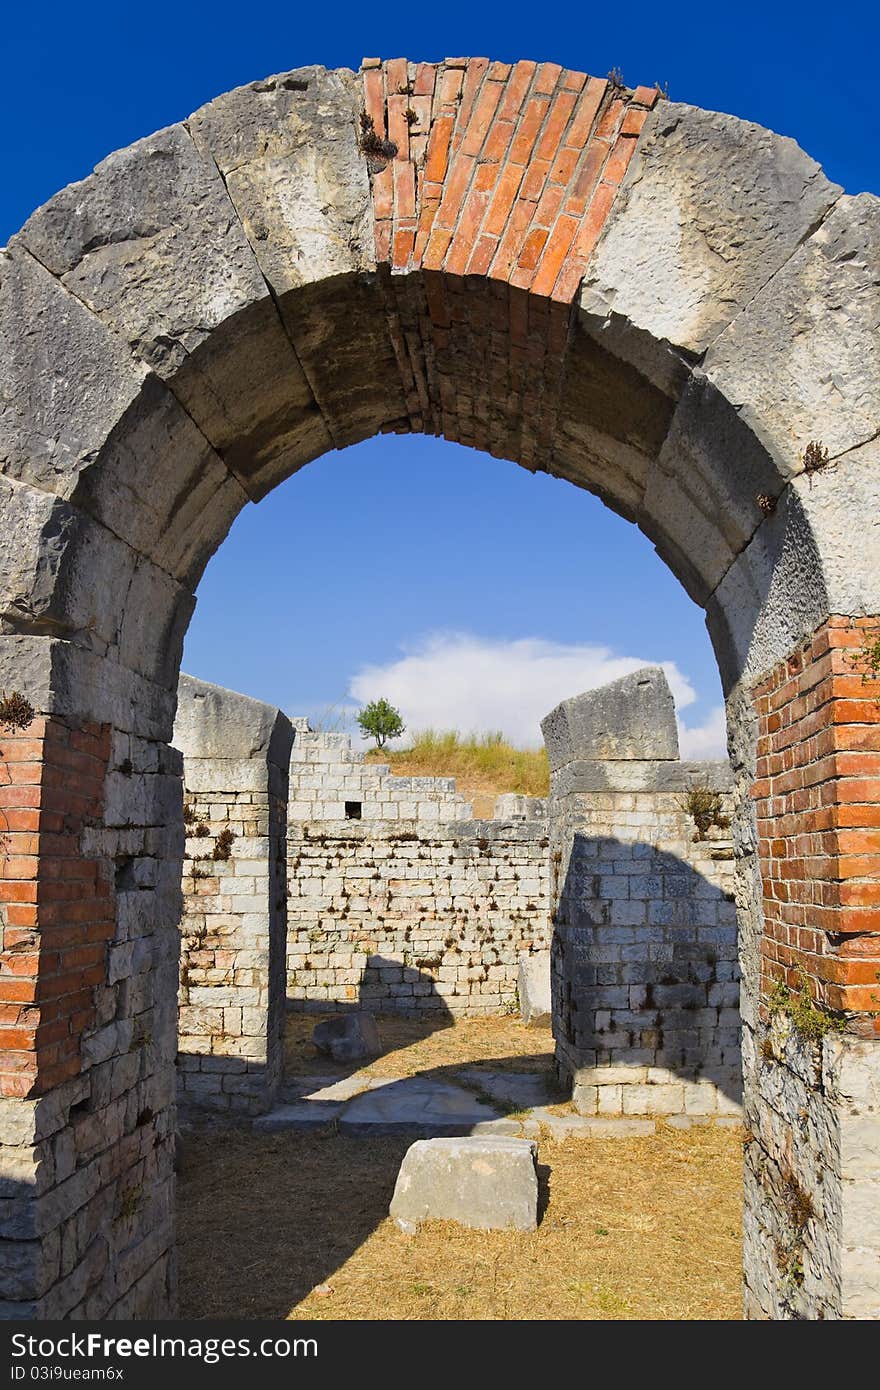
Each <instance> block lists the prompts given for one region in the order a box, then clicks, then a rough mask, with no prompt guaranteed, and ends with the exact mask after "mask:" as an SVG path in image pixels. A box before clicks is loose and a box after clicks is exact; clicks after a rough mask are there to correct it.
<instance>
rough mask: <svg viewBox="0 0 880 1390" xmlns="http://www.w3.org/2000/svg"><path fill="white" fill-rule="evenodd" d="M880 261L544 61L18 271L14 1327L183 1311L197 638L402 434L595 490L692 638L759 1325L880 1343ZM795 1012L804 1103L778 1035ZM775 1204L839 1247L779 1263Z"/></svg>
mask: <svg viewBox="0 0 880 1390" xmlns="http://www.w3.org/2000/svg"><path fill="white" fill-rule="evenodd" d="M878 248H880V204H878V201H877V199H875V198H873V197H871V196H869V195H861V196H860V197H858V198H849V197H847V196H846V195H845V194H844V193H843V192H842V190H840V189H839V188H837V187H836V186H835V185H832V184H830V183H829V182H828V180H827V179H825V177H824V175H823V174H822V171H821V170H820V169H819V168H818V166H817V165H816V164H815V163H814V162H813V161H811V160H810V159H809V158H808V156H806V155H804V154H803V152H802V151H800V150H798V149H797V147H796V146H794V144H793V142H791V141H787V140H784V139H782V138H781V137H778V136H775V135H773V134H772V133H770V132H767V131H763V130H761V129H760V128H759V127H756V126H751V125H749V124H747V123H745V122H741V121H736V120H734V118H731V117H724V116H718V115H716V114H713V113H709V112H701V111H699V110H697V109H696V108H693V107H688V106H685V105H682V104H676V103H670V102H667V101H666V100H665V98H664V97H663V96H662V94H660V93H658V92H657V91H656V90H654V89H649V88H645V87H639V88H636V89H635V90H634V91H631V90H628V89H626V88H623V87H621V86H619V85H618V84H617V83H615V82H614V81H613V80H611V79H597V78H595V77H588V76H587V75H585V74H579V73H575V72H572V71H569V70H566V69H562V68H561V67H559V66H557V65H555V64H550V63H534V62H519V63H516V64H504V63H493V62H490V61H489V60H487V59H468V60H465V59H446V60H445V61H444V62H442V63H412V62H408V61H407V60H403V59H395V60H392V61H389V62H385V63H382V62H380V61H379V60H377V59H368V60H366V61H365V63H364V65H363V69H362V71H361V72H360V73H359V74H352V73H347V72H338V73H328V72H326V71H324V70H323V69H317V68H309V69H302V70H299V71H297V72H293V73H288V74H281V75H278V76H276V77H272V78H268V79H266V80H265V81H262V82H256V83H254V84H252V85H251V86H250V87H247V88H242V89H239V90H238V91H236V92H232V93H227V94H225V95H224V96H222V97H219V98H218V99H217V100H216V101H214V102H211V103H209V104H208V105H207V106H206V107H204V108H202V109H201V110H200V111H198V112H196V113H194V115H193V116H192V117H191V118H190V119H189V120H188V121H187V122H183V123H180V124H179V125H177V126H174V127H171V128H169V130H167V131H161V132H158V133H157V134H156V135H155V136H151V137H149V138H148V139H146V140H144V141H141V142H139V143H138V144H137V145H134V146H132V147H131V148H130V149H129V150H124V151H120V152H118V153H117V154H115V155H112V156H110V157H109V158H108V159H107V160H106V161H104V162H103V163H102V164H101V165H100V166H99V167H98V169H97V170H96V171H95V173H94V174H93V175H92V176H91V177H90V178H89V179H87V180H85V181H83V183H82V184H79V185H75V186H73V187H72V188H71V189H68V190H63V191H62V192H61V193H59V194H58V195H57V197H56V198H55V199H53V200H51V201H50V203H48V204H47V205H46V206H45V207H44V208H41V209H39V210H38V211H37V212H36V213H35V214H34V215H33V217H32V218H30V219H29V221H28V223H27V224H26V225H25V227H24V228H23V229H22V231H21V232H20V233H19V234H18V235H17V236H16V237H14V238H13V239H12V241H11V242H10V246H9V248H8V249H7V250H6V251H4V252H2V253H0V322H2V332H0V343H2V355H3V362H2V364H0V395H2V406H3V409H2V410H0V505H2V507H3V510H4V514H5V517H6V518H7V520H8V526H7V530H6V534H7V535H13V534H14V536H15V540H14V542H12V543H9V542H8V541H7V542H6V543H5V544H4V543H3V540H2V538H0V690H5V691H6V692H11V691H13V690H14V691H17V692H19V693H21V694H22V695H23V696H24V697H25V698H26V699H27V700H29V701H30V702H31V704H32V705H33V707H34V710H35V718H34V720H33V721H31V722H30V723H28V724H27V727H25V728H24V729H19V730H16V729H12V730H2V731H0V750H2V760H0V809H2V812H3V815H4V817H5V821H6V829H5V831H4V835H5V843H4V856H3V859H2V861H0V875H2V877H0V918H2V928H3V952H2V965H0V1049H2V1052H0V1089H2V1093H3V1097H4V1099H3V1100H2V1127H0V1143H2V1146H3V1148H2V1154H3V1158H4V1161H5V1162H6V1165H7V1173H6V1176H8V1177H10V1178H11V1180H12V1181H13V1183H14V1184H16V1183H17V1184H18V1189H19V1190H18V1191H17V1195H14V1196H13V1197H12V1198H10V1202H11V1205H10V1207H9V1211H8V1214H7V1217H6V1225H5V1228H4V1230H3V1234H4V1235H5V1236H7V1237H8V1238H9V1239H10V1240H11V1241H13V1242H14V1243H16V1250H15V1252H13V1253H14V1255H15V1260H16V1261H17V1263H15V1264H14V1265H12V1266H11V1273H10V1274H9V1278H8V1281H7V1290H6V1292H5V1293H4V1295H3V1297H5V1298H6V1299H7V1303H8V1307H9V1308H10V1309H11V1310H12V1312H11V1314H10V1315H16V1316H20V1315H27V1314H28V1312H32V1313H36V1315H38V1316H43V1317H50V1316H58V1317H67V1316H82V1315H86V1316H120V1317H124V1316H142V1315H148V1314H151V1313H156V1312H162V1311H165V1310H167V1309H168V1308H170V1307H172V1306H173V1299H174V1288H173V1260H172V1258H171V1249H172V1234H171V1224H170V1209H171V1201H172V1196H173V1165H172V1132H173V1109H172V1090H173V1054H174V1045H175V1027H174V1024H175V1013H174V1010H175V992H174V991H175V960H174V952H175V949H176V944H175V943H176V932H177V922H178V917H179V900H178V897H177V894H178V889H179V855H180V844H181V825H180V760H179V758H178V756H177V755H176V754H175V753H174V751H173V750H172V749H170V748H169V747H168V741H169V739H170V736H171V728H172V721H173V714H174V705H175V698H176V688H177V678H178V671H179V661H180V648H181V644H182V637H183V633H184V631H185V628H186V624H187V622H188V621H189V617H190V615H191V612H192V607H193V602H194V599H193V593H194V590H195V587H196V585H197V583H198V580H199V578H200V576H201V573H202V571H203V568H204V565H205V564H206V562H207V560H208V558H209V557H210V555H211V554H212V553H213V552H214V551H215V550H216V548H217V546H218V545H219V544H220V543H221V542H222V539H223V537H224V536H225V534H226V531H227V530H228V527H229V525H230V524H231V521H232V519H233V518H234V516H235V515H236V514H237V512H238V511H239V510H240V509H241V507H242V506H244V505H245V504H246V503H247V502H248V501H249V500H259V499H260V498H261V497H262V496H264V495H265V494H266V493H268V492H269V491H270V490H271V489H272V488H273V487H274V486H275V485H276V484H277V483H279V482H280V481H282V480H283V479H284V478H286V477H288V476H289V475H290V474H291V473H293V472H295V471H296V470H297V469H298V468H300V467H302V466H303V465H304V464H305V463H307V462H308V461H309V460H310V459H313V458H315V457H317V456H318V455H321V454H323V453H324V452H326V451H328V450H331V449H333V448H334V447H342V446H344V445H346V444H350V443H353V442H356V441H357V440H359V439H363V438H366V437H369V436H371V435H374V434H376V433H377V432H381V431H397V432H406V431H424V432H428V433H434V434H438V435H443V436H445V437H447V438H449V439H453V440H456V441H458V442H460V443H463V444H467V445H471V446H473V447H475V448H478V449H483V450H487V451H489V452H491V453H493V454H495V455H497V456H500V457H505V458H508V459H511V460H514V461H515V462H517V463H519V464H521V465H522V466H524V467H527V468H530V469H533V470H535V469H544V470H547V471H549V472H552V473H554V474H556V475H558V476H560V477H563V478H566V479H568V480H570V481H571V482H572V483H574V484H576V485H577V486H580V487H585V488H588V489H590V490H592V491H594V492H596V493H598V495H599V496H601V497H602V498H603V499H604V500H605V501H606V502H607V503H608V504H609V505H610V506H612V507H614V508H615V509H616V510H617V511H619V512H620V513H622V514H623V515H624V516H626V517H627V518H629V519H630V520H632V521H634V522H636V523H637V524H638V525H639V526H640V527H641V528H642V530H643V531H644V532H645V534H646V535H647V536H648V537H649V539H650V540H651V541H653V542H654V544H655V545H656V547H657V550H658V552H659V553H660V555H661V556H662V558H663V559H664V560H665V561H666V562H667V563H668V564H669V566H670V567H671V568H672V570H673V571H674V573H675V574H676V575H677V576H678V577H679V579H680V580H681V582H682V584H683V585H684V586H685V588H686V589H687V591H688V592H689V593H690V594H691V596H692V597H693V598H694V599H695V600H696V601H697V602H699V603H700V604H701V605H702V606H703V607H704V608H705V610H706V615H707V623H708V626H709V630H710V634H711V637H712V641H713V645H714V648H715V651H716V655H717V657H718V661H719V667H720V669H721V673H722V679H723V683H724V687H725V693H726V695H727V698H728V720H729V732H730V745H731V751H732V759H733V763H734V770H735V773H736V778H737V791H738V798H739V816H738V830H737V837H738V838H737V843H738V852H739V856H740V866H739V867H740V873H739V885H740V886H739V902H738V908H739V921H740V937H741V955H742V962H743V971H744V990H743V1023H744V1058H745V1075H746V1110H747V1120H748V1125H749V1131H750V1136H751V1144H750V1148H749V1155H750V1156H749V1159H748V1163H747V1179H746V1200H747V1213H748V1221H747V1232H746V1274H747V1278H746V1283H747V1308H748V1311H749V1313H750V1314H752V1315H756V1316H778V1317H787V1316H807V1317H820V1316H832V1317H835V1316H876V1315H877V1304H876V1297H875V1293H876V1279H875V1276H874V1274H872V1273H871V1270H872V1269H874V1268H875V1263H876V1248H875V1247H876V1241H875V1240H874V1235H873V1234H871V1233H870V1232H869V1233H868V1235H867V1236H866V1235H865V1232H864V1231H863V1230H861V1229H860V1228H859V1225H858V1223H859V1212H860V1211H862V1210H864V1208H865V1203H867V1202H869V1201H870V1200H871V1199H872V1197H873V1196H875V1195H876V1187H877V1184H878V1181H880V1180H878V1178H877V1175H876V1173H875V1172H874V1170H873V1169H869V1170H868V1171H867V1172H866V1171H865V1169H864V1168H859V1167H858V1165H853V1164H851V1162H850V1156H851V1153H852V1145H853V1143H854V1142H855V1138H854V1136H857V1135H858V1134H859V1133H861V1132H862V1129H861V1128H860V1127H862V1126H866V1127H867V1129H866V1132H868V1131H870V1133H872V1134H873V1133H874V1132H875V1127H876V1125H877V1124H878V1119H877V1101H876V1084H877V1083H876V1075H877V1070H878V1056H877V1051H876V1047H877V1044H876V1043H875V1042H874V1041H872V1039H873V1037H874V1036H875V1035H876V1032H877V1012H878V1010H877V1004H876V998H875V994H876V990H875V988H874V985H873V976H874V975H875V974H876V971H877V970H878V968H880V951H878V945H877V943H878V939H880V937H878V930H880V921H878V911H880V897H878V874H880V841H878V834H880V824H878V814H877V806H878V802H880V762H878V759H880V747H878V728H880V721H878V709H880V706H878V703H877V700H876V698H875V697H876V694H877V685H876V682H874V680H873V675H874V674H876V672H875V670H874V668H873V667H872V666H871V663H870V659H869V658H870V650H871V648H872V644H873V643H874V642H875V641H876V634H877V631H878V626H880V620H878V619H877V617H876V614H877V613H878V612H880V540H878V531H877V523H876V517H877V514H878V511H877V509H878V505H880V490H878V484H877V478H878V476H880V456H878V447H877V439H878V435H880V419H878V407H877V401H878V399H880V367H878V363H877V354H876V337H875V335H876V323H877V300H878V287H877V278H876V265H877V258H878ZM550 543H551V544H552V538H550ZM566 599H567V596H563V601H566ZM175 876H177V877H176V878H175ZM804 977H806V978H807V980H808V981H809V988H810V993H811V998H812V1000H813V1005H814V1006H816V1005H818V1006H820V1008H822V1007H826V1008H828V1009H830V1010H832V1011H833V1013H834V1016H835V1019H836V1023H835V1027H834V1029H833V1031H832V1032H831V1033H830V1034H829V1036H828V1037H827V1038H826V1039H825V1041H824V1042H823V1044H822V1049H821V1058H820V1063H819V1072H818V1073H816V1072H815V1068H814V1063H815V1060H816V1059H815V1057H814V1056H813V1053H812V1052H811V1050H810V1047H808V1046H805V1045H804V1043H803V1039H799V1038H798V1037H797V1036H795V1035H794V1034H791V1033H789V1034H787V1035H786V1036H785V1037H783V1036H782V1033H783V1032H784V1028H783V1026H782V1024H783V1022H784V1020H782V1019H781V1018H780V1017H779V1016H778V1011H777V1016H776V1017H775V1018H773V1019H771V1018H770V1016H769V1011H768V1008H767V997H768V989H769V986H770V984H771V983H772V982H774V981H779V980H782V979H787V981H788V985H789V987H790V988H792V989H793V990H795V991H797V990H799V989H800V988H801V982H802V980H803V978H804ZM762 980H763V983H762ZM878 988H880V986H878ZM838 1024H839V1026H840V1028H841V1029H842V1031H838V1030H837V1025H838ZM771 1055H772V1056H773V1058H774V1059H775V1060H774V1062H773V1064H772V1065H773V1066H774V1067H776V1068H777V1070H776V1071H773V1072H772V1073H771V1072H770V1071H769V1070H768V1068H769V1067H770V1065H771V1062H770V1057H771ZM783 1076H784V1078H785V1082H786V1084H785V1086H781V1085H777V1080H778V1078H779V1077H783ZM774 1078H776V1080H774ZM780 1097H782V1099H780ZM786 1106H788V1107H789V1108H788V1110H787V1109H786ZM792 1107H794V1108H793V1109H792ZM789 1111H791V1113H789ZM798 1116H801V1119H800V1120H799V1119H798ZM102 1126H103V1128H102ZM99 1133H100V1134H103V1136H104V1137H103V1138H96V1135H98V1134H99ZM872 1142H873V1141H872ZM792 1183H794V1184H796V1185H797V1186H799V1187H800V1188H801V1189H803V1190H806V1191H807V1193H808V1194H809V1195H810V1196H811V1200H813V1201H814V1203H815V1204H816V1206H817V1209H818V1208H819V1207H820V1206H821V1208H822V1218H823V1222H824V1226H823V1229H822V1232H821V1233H819V1232H817V1233H816V1236H815V1239H814V1240H813V1243H812V1244H810V1243H809V1242H807V1243H806V1244H804V1245H803V1250H801V1246H800V1245H798V1250H797V1251H795V1254H794V1255H791V1250H790V1247H791V1244H792V1241H794V1240H795V1237H796V1238H797V1240H798V1241H800V1240H801V1235H800V1234H798V1232H797V1231H795V1232H794V1233H792V1231H791V1230H790V1229H789V1227H790V1226H791V1220H790V1212H789V1207H790V1202H789V1197H787V1195H786V1194H789V1196H790V1192H791V1190H792ZM135 1189H137V1190H138V1191H149V1192H150V1194H151V1196H150V1198H149V1201H147V1202H145V1204H144V1206H143V1209H142V1210H141V1212H140V1215H139V1217H138V1218H137V1220H136V1221H135V1222H134V1225H133V1226H132V1225H130V1224H126V1222H120V1219H119V1213H120V1211H122V1210H123V1208H124V1209H125V1210H126V1211H127V1210H128V1209H129V1207H130V1205H131V1203H130V1201H128V1199H127V1197H126V1194H130V1193H131V1192H132V1191H134V1190H135ZM823 1193H825V1194H826V1196H824V1197H823V1195H822V1194H823ZM823 1202H824V1203H826V1206H822V1203H823ZM786 1223H788V1224H786ZM811 1239H812V1236H811ZM872 1242H873V1243H872ZM782 1246H784V1247H785V1249H786V1250H789V1255H791V1258H792V1259H795V1255H796V1256H797V1260H800V1261H801V1264H803V1270H804V1272H803V1278H802V1281H801V1282H800V1283H798V1281H797V1280H794V1282H792V1279H790V1278H787V1276H786V1275H785V1271H784V1270H782V1269H781V1268H780V1267H778V1262H775V1260H776V1257H775V1255H774V1250H778V1249H779V1248H782ZM18 1247H20V1248H18ZM62 1251H63V1252H64V1253H63V1254H62ZM798 1252H800V1253H798ZM786 1258H787V1259H788V1258H789V1256H786ZM872 1262H874V1263H872ZM796 1263H797V1261H795V1264H796ZM794 1267H795V1266H794V1265H792V1268H794ZM798 1267H799V1266H798ZM872 1279H874V1283H872ZM872 1290H873V1292H872Z"/></svg>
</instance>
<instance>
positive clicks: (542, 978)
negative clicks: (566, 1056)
mask: <svg viewBox="0 0 880 1390" xmlns="http://www.w3.org/2000/svg"><path fill="white" fill-rule="evenodd" d="M517 989H518V991H519V1012H520V1016H521V1018H522V1021H523V1023H525V1024H526V1026H527V1027H529V1028H549V1027H550V1021H551V1015H552V1008H553V1006H552V1002H551V995H550V952H549V951H536V952H535V953H534V954H530V955H525V954H523V955H521V956H520V958H519V971H518V974H517Z"/></svg>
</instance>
